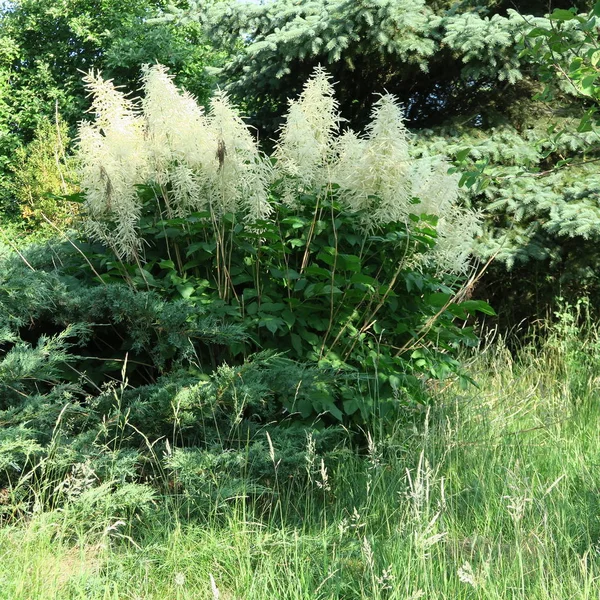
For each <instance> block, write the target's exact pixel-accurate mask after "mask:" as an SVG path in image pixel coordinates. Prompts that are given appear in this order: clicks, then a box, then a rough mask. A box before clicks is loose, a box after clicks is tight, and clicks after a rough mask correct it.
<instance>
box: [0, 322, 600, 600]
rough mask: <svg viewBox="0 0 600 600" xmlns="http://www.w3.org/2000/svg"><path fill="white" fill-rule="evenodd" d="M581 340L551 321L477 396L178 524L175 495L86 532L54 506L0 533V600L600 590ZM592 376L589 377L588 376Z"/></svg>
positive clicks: (589, 350) (503, 360) (493, 369)
mask: <svg viewBox="0 0 600 600" xmlns="http://www.w3.org/2000/svg"><path fill="white" fill-rule="evenodd" d="M598 348H599V345H598V344H597V339H596V337H595V335H587V336H586V337H585V340H584V341H582V339H581V337H580V336H579V335H578V334H577V326H576V324H575V320H569V319H566V320H562V321H559V323H558V325H557V327H556V328H555V330H554V334H553V335H551V336H550V338H549V340H548V341H547V342H545V343H544V344H543V347H542V348H541V350H540V348H539V345H538V346H537V349H534V346H532V347H528V348H523V349H521V351H520V352H519V353H518V359H515V358H513V355H512V354H511V353H510V352H509V351H508V350H507V349H506V348H505V346H504V345H503V344H502V343H495V344H494V345H491V346H489V347H488V348H487V349H485V350H481V351H479V352H478V353H477V356H476V357H474V358H472V359H471V361H470V366H469V368H470V371H471V375H472V376H473V377H474V379H475V380H476V381H477V382H478V386H479V387H478V388H475V387H473V388H470V389H468V390H466V391H464V390H460V389H458V387H449V388H447V389H444V390H441V391H438V392H436V394H437V397H436V400H435V404H434V405H432V407H431V408H429V409H427V408H425V407H423V409H422V413H421V414H420V415H415V418H414V419H411V420H410V422H409V423H403V424H398V425H396V426H395V427H393V428H392V430H391V433H388V434H387V435H385V436H383V435H376V434H375V433H374V434H373V435H372V436H371V434H368V435H367V436H366V440H367V441H366V443H365V450H364V451H363V452H362V453H357V452H354V451H350V450H348V449H346V450H345V451H344V452H342V453H341V457H342V458H341V459H340V460H338V461H337V462H336V463H335V464H334V465H331V464H330V465H329V468H327V467H325V466H323V468H321V462H320V460H321V459H320V457H319V456H317V455H315V454H314V453H312V451H311V449H310V448H308V449H307V465H308V463H311V464H312V465H313V467H314V468H313V469H309V470H310V472H311V474H312V475H311V476H310V477H309V478H308V480H306V481H305V483H303V484H302V485H301V486H299V485H295V484H293V483H290V482H288V481H287V480H278V478H277V456H276V452H273V456H272V458H273V484H272V487H273V493H272V494H271V496H270V497H269V501H265V499H264V496H263V497H262V498H261V499H257V500H250V499H248V497H246V498H245V497H244V494H237V495H235V496H234V497H231V498H228V499H226V500H220V501H219V502H218V503H215V505H214V506H213V507H212V508H211V509H210V510H207V511H206V512H205V514H202V515H199V516H194V517H193V518H191V517H190V518H183V517H182V516H181V515H182V511H181V510H179V509H178V507H177V502H178V500H177V498H176V497H169V498H167V497H165V498H163V499H161V500H160V501H158V502H157V503H156V506H155V509H154V510H153V511H151V512H150V513H145V516H144V517H142V518H133V519H131V521H130V522H122V521H116V522H115V521H114V520H113V521H112V522H111V521H110V520H108V521H107V522H108V523H110V525H109V526H104V525H103V526H102V527H92V526H91V524H90V523H87V522H78V521H77V520H76V519H73V517H72V515H71V516H69V515H68V511H62V512H61V511H54V512H39V513H37V514H34V515H33V516H28V517H27V518H25V517H24V518H22V519H21V520H20V521H17V522H16V523H12V524H7V525H5V526H4V527H2V528H1V529H0V597H1V598H3V599H4V598H5V599H7V600H9V599H15V600H17V599H32V600H44V599H50V598H57V599H62V598H64V599H71V598H73V599H75V598H98V599H100V598H102V599H132V600H133V599H146V600H150V599H156V600H158V599H160V600H163V599H167V598H168V599H171V598H173V599H190V600H191V599H204V598H206V599H213V600H214V599H215V598H220V599H221V600H233V599H239V600H242V599H244V600H245V599H256V600H264V599H267V598H281V599H288V598H289V599H309V598H310V599H319V598H321V599H323V600H325V599H348V600H351V599H358V598H365V599H366V598H369V599H403V600H405V599H409V598H410V599H417V598H424V599H437V598H440V599H441V598H444V599H453V600H454V599H461V598H464V599H467V598H490V599H503V600H504V599H509V598H515V599H516V598H519V599H528V600H531V599H566V598H571V599H587V598H598V597H599V596H600V579H599V578H600V544H599V542H600V470H599V469H598V463H599V462H600V433H599V432H600V410H599V407H598V403H597V394H596V392H595V388H596V387H597V374H596V368H597V366H598V365H600V359H599V358H598V356H599V355H600V351H598ZM598 372H600V371H598Z"/></svg>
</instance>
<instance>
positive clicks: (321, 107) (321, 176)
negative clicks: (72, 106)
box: [79, 65, 479, 272]
mask: <svg viewBox="0 0 600 600" xmlns="http://www.w3.org/2000/svg"><path fill="white" fill-rule="evenodd" d="M86 83H87V86H88V89H89V90H90V93H91V95H92V96H93V103H92V110H91V112H93V113H94V115H95V121H94V122H92V123H83V124H82V125H81V127H80V134H79V162H80V170H81V183H82V187H83V189H84V191H85V194H86V205H85V208H86V212H87V229H88V231H89V233H90V234H91V235H92V236H93V237H94V238H95V239H99V240H101V241H103V242H105V243H107V244H108V245H110V246H111V247H112V248H114V250H115V252H116V253H117V254H118V255H119V256H120V257H127V258H131V257H134V256H137V254H138V251H139V249H140V240H139V239H138V234H137V230H138V223H139V219H140V216H141V203H140V199H139V196H138V193H137V189H136V185H138V184H150V185H153V186H155V187H156V189H157V193H158V194H159V195H160V197H161V198H162V200H163V210H165V212H166V215H167V216H169V217H171V216H186V215H188V214H190V213H192V212H195V211H204V210H210V211H211V212H212V214H213V215H214V217H215V219H217V220H218V219H219V218H220V217H221V216H222V215H223V214H225V213H235V214H237V215H239V216H240V217H241V218H243V219H244V220H245V221H247V222H249V223H255V222H257V221H260V220H264V219H268V218H269V217H270V215H271V214H272V212H273V207H272V205H271V203H270V202H269V190H270V186H271V185H272V183H273V182H274V181H275V180H277V181H278V183H279V186H280V189H279V191H282V192H283V200H284V202H286V203H288V204H290V205H294V204H296V203H297V202H298V201H299V200H298V199H299V198H300V197H301V195H302V194H303V193H313V194H316V195H317V196H319V195H322V194H326V193H335V194H337V196H338V199H339V200H340V202H341V204H342V206H344V207H345V209H347V210H349V211H351V212H354V213H357V214H360V215H361V217H362V218H363V219H364V223H365V226H366V228H367V229H369V230H373V229H375V228H377V227H379V226H381V225H384V224H386V223H391V222H402V223H406V224H407V225H410V219H409V216H410V215H411V214H415V215H421V214H433V215H436V216H437V217H438V225H437V228H436V229H437V234H438V243H437V246H436V247H435V249H434V250H433V251H432V252H431V253H429V254H428V256H427V257H425V262H428V264H430V265H431V264H433V265H434V266H435V267H436V268H439V269H440V270H445V271H452V272H462V271H464V270H465V268H466V265H467V264H468V256H469V253H470V250H471V242H472V239H473V236H474V235H476V233H477V231H478V228H479V220H478V217H477V216H476V215H475V214H474V213H473V212H472V211H470V210H468V209H466V208H460V206H459V194H458V184H457V178H456V176H454V175H449V174H448V165H447V163H446V162H444V160H442V159H429V158H427V159H419V160H415V159H412V158H411V156H410V154H409V146H410V144H409V142H410V139H409V134H408V131H407V129H406V127H405V125H404V120H403V115H402V109H401V107H400V105H399V103H398V101H397V100H396V98H395V97H394V96H392V95H390V94H386V95H383V96H381V97H380V98H379V100H378V101H377V102H376V103H375V105H374V107H373V111H372V114H371V123H370V124H369V126H368V127H367V130H366V132H365V133H364V134H363V135H358V134H356V133H354V132H352V131H350V130H348V131H345V132H344V133H343V134H342V135H340V134H339V127H340V123H341V121H342V119H341V117H340V114H339V111H338V105H337V102H336V100H335V97H334V90H333V85H332V83H331V81H330V78H329V76H328V75H327V74H326V72H325V71H324V70H323V69H321V68H317V69H316V70H315V72H314V74H313V76H312V78H311V79H310V80H309V81H308V82H307V84H306V85H305V87H304V90H303V92H302V94H301V95H300V97H299V98H298V99H297V100H293V101H290V106H289V110H288V114H287V117H286V121H285V124H284V125H283V127H282V129H281V131H280V136H279V140H278V141H277V142H276V145H275V151H274V158H275V159H276V160H275V167H274V168H273V166H272V165H271V162H270V161H269V160H268V159H267V157H265V156H264V155H263V154H262V153H261V152H260V150H259V147H258V142H257V139H256V136H255V135H254V134H253V133H252V132H251V130H250V129H249V128H248V126H247V125H246V124H245V123H244V121H243V120H242V118H241V117H240V116H239V114H238V113H237V111H236V110H235V108H234V107H233V106H232V104H231V102H230V100H229V98H228V97H227V95H226V94H225V93H224V92H217V93H216V94H215V95H214V97H213V100H212V103H211V106H210V110H209V112H208V114H205V113H204V111H203V110H202V109H201V108H200V107H199V106H198V104H197V102H196V100H195V99H194V97H193V96H191V95H190V94H188V93H186V92H182V91H180V90H179V89H178V88H177V87H176V86H175V84H174V82H173V78H172V77H171V76H170V75H169V73H168V70H167V69H166V68H165V67H163V66H161V65H154V66H151V67H144V69H143V94H142V96H143V100H141V101H140V102H139V103H138V104H136V103H134V102H133V101H131V100H130V99H129V98H127V97H125V96H124V95H123V94H122V93H120V92H119V91H118V90H117V89H116V88H115V87H114V85H113V84H112V82H110V81H105V80H103V79H102V78H101V77H100V76H99V75H97V74H90V75H89V76H88V77H87V78H86Z"/></svg>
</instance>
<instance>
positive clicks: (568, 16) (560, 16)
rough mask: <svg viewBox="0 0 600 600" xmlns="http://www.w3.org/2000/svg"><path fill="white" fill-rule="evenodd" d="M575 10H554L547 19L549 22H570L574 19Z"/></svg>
mask: <svg viewBox="0 0 600 600" xmlns="http://www.w3.org/2000/svg"><path fill="white" fill-rule="evenodd" d="M576 11H577V9H575V8H570V9H569V10H565V9H562V8H556V9H555V10H554V11H553V12H552V13H551V14H550V16H549V17H548V18H549V19H550V20H551V21H571V20H573V19H574V18H575V13H576Z"/></svg>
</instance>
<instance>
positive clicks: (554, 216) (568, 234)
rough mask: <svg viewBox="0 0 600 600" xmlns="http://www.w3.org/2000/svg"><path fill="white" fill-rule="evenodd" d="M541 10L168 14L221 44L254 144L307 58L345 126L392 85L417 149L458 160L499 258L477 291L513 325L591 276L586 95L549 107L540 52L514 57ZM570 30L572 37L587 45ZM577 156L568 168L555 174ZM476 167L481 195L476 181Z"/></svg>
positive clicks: (381, 5) (305, 8)
mask: <svg viewBox="0 0 600 600" xmlns="http://www.w3.org/2000/svg"><path fill="white" fill-rule="evenodd" d="M570 6H571V2H565V3H562V4H561V3H554V4H553V5H552V7H558V8H560V9H562V10H565V9H566V8H569V7H570ZM579 8H580V9H584V8H585V3H581V5H580V7H579ZM517 11H520V12H517ZM547 11H548V5H547V4H546V3H542V2H517V3H512V2H510V3H509V2H490V1H489V0H473V1H470V2H444V1H438V2H432V1H426V0H420V1H417V2H413V1H411V2H408V1H407V0H385V1H377V2H375V1H374V0H360V1H355V0H353V1H349V0H315V1H312V2H295V1H292V0H275V1H273V2H269V3H267V4H264V5H256V4H254V3H251V4H250V3H240V2H227V3H220V4H216V5H213V6H212V7H211V8H209V9H206V10H205V11H204V12H201V11H199V10H198V7H194V6H192V7H191V9H190V10H188V11H183V10H179V11H177V10H175V11H172V16H173V18H177V19H178V20H179V22H182V23H189V22H190V21H193V20H196V21H197V22H201V23H203V25H204V27H205V28H206V29H207V30H208V31H209V33H210V35H211V37H212V39H214V40H217V39H218V40H225V42H227V43H229V45H230V47H231V48H232V57H231V58H230V60H228V61H227V63H226V64H225V66H224V68H223V69H222V70H221V71H220V76H221V78H222V80H223V82H225V84H226V85H227V87H228V89H229V90H230V91H231V92H232V93H233V94H234V95H235V96H236V97H237V98H238V100H239V101H243V102H244V103H245V106H246V108H247V112H248V114H250V115H251V117H252V119H253V122H254V123H255V124H256V125H257V126H258V127H259V128H260V129H261V130H262V132H263V134H262V135H263V138H267V139H268V138H269V137H271V136H272V134H273V132H274V131H275V130H276V129H277V127H278V126H279V123H280V118H279V117H280V114H281V113H282V111H283V110H284V109H285V106H286V104H285V97H287V96H288V95H290V94H293V93H294V92H295V91H296V90H297V89H298V88H299V86H300V85H301V82H302V81H303V80H304V78H305V77H306V74H307V73H308V72H310V70H311V69H312V68H314V66H315V65H316V64H323V65H325V66H326V67H327V68H328V69H329V70H330V71H331V72H332V74H333V76H334V78H335V80H336V81H338V82H339V89H340V94H339V96H340V99H341V109H342V114H343V116H344V117H346V118H348V119H351V120H353V121H354V122H361V120H363V119H364V118H365V115H366V111H367V107H368V105H369V102H370V101H371V98H372V90H378V91H380V92H383V91H384V90H387V91H389V92H393V93H395V94H396V95H397V96H398V97H399V98H400V100H401V101H402V102H403V104H404V107H405V111H406V116H407V122H408V125H409V127H411V129H412V131H413V133H415V134H416V136H417V138H418V143H417V147H418V150H417V152H420V153H423V154H425V153H429V154H445V155H449V156H452V157H454V158H458V159H461V160H462V162H463V168H466V170H467V171H468V172H470V173H471V175H470V176H467V181H468V183H469V184H471V188H470V192H469V195H470V199H471V202H473V203H474V204H476V205H478V206H479V207H481V208H482V209H484V210H485V212H486V232H485V234H484V235H483V236H482V238H481V239H480V244H479V256H480V258H481V259H482V260H487V259H489V258H491V257H494V258H495V259H496V261H495V266H493V267H492V268H491V269H490V270H489V274H488V276H487V278H486V279H484V281H483V284H482V285H483V286H484V288H485V289H486V290H487V291H486V293H487V294H489V297H490V298H491V299H492V302H494V303H496V305H498V306H500V305H501V304H502V303H503V302H504V300H508V303H507V304H506V309H507V310H505V311H502V310H501V311H500V312H501V313H504V315H505V316H506V317H507V318H509V319H510V320H514V321H519V320H520V319H521V318H522V317H524V316H530V315H532V314H537V313H539V312H540V311H543V310H544V306H546V305H547V304H548V303H551V302H552V301H553V298H554V296H555V294H556V293H557V291H560V292H561V293H564V294H567V293H570V292H572V293H573V294H580V293H582V292H586V291H587V292H589V291H590V290H591V289H593V288H595V286H596V285H597V283H598V281H597V277H596V273H595V268H594V267H595V264H596V262H597V258H598V257H597V254H596V246H597V241H598V233H599V231H600V218H599V217H600V215H599V214H598V212H597V210H598V209H597V202H596V198H597V193H598V189H600V179H599V178H598V176H597V175H596V168H595V163H594V162H589V161H590V160H592V161H593V160H595V158H596V154H595V145H594V144H593V143H592V142H593V141H594V140H595V139H596V137H597V133H596V132H595V130H594V128H592V129H591V130H588V131H580V130H578V123H579V118H578V117H579V116H580V114H581V113H582V110H583V109H584V106H585V101H582V100H581V98H579V97H577V96H576V95H574V94H572V93H571V92H570V91H569V90H568V89H566V88H563V89H561V90H558V91H557V93H556V94H555V95H554V97H553V100H552V103H551V104H549V103H548V102H544V101H542V100H543V99H540V96H539V93H540V92H541V91H542V90H543V88H544V83H543V82H542V81H540V77H539V72H538V69H539V65H538V60H537V58H536V57H532V56H531V55H530V54H525V55H524V54H523V48H524V46H523V39H524V37H525V35H526V34H527V33H528V32H529V31H531V30H532V29H533V28H536V27H537V28H544V27H549V24H550V21H549V20H548V19H546V18H544V17H543V14H544V13H545V12H547ZM571 29H572V35H573V37H572V40H573V43H581V42H583V38H582V36H581V34H580V32H578V31H577V28H575V27H571ZM240 40H242V41H243V42H244V44H243V45H242V46H241V47H239V48H238V49H237V51H236V50H234V49H233V46H234V45H235V44H239V43H240ZM559 134H560V135H559ZM574 157H579V158H578V160H577V161H574V162H576V163H577V164H576V165H573V166H572V167H571V168H570V169H568V170H561V169H560V168H558V169H556V168H555V167H557V166H558V167H560V166H561V165H563V164H564V161H565V160H569V159H572V158H574ZM484 167H485V169H486V173H487V177H486V179H485V185H486V186H487V187H486V188H485V189H481V188H482V187H485V186H482V185H478V186H473V185H472V184H473V182H474V181H475V175H476V174H477V173H478V172H480V171H482V170H483V168H484ZM532 281H535V283H536V284H535V285H531V282H532ZM496 290H501V293H500V294H497V293H496ZM501 308H503V307H501Z"/></svg>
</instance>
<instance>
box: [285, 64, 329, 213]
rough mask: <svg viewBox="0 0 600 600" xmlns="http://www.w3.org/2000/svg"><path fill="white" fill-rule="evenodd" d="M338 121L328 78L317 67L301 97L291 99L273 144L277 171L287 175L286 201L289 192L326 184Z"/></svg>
mask: <svg viewBox="0 0 600 600" xmlns="http://www.w3.org/2000/svg"><path fill="white" fill-rule="evenodd" d="M340 121H341V118H340V115H339V112H338V102H337V100H336V99H335V96H334V89H333V84H332V83H331V78H330V76H329V75H328V74H327V73H326V71H325V70H324V69H322V68H321V67H317V68H316V69H315V71H314V73H313V75H312V77H311V78H310V79H309V80H308V81H307V83H306V84H305V86H304V90H303V92H302V94H301V95H300V97H299V98H298V99H297V100H290V102H289V109H288V112H287V115H286V120H285V123H284V125H283V127H282V128H281V130H280V133H279V140H278V141H277V144H276V147H275V153H274V156H275V158H276V159H277V172H278V174H279V175H280V176H281V177H283V178H287V181H286V185H287V187H288V190H287V192H288V200H290V201H291V199H290V198H289V196H290V191H291V192H292V193H293V192H295V191H300V192H301V191H303V190H308V189H313V188H317V189H319V188H321V187H323V186H326V185H327V184H328V183H329V181H330V177H329V171H330V165H331V162H332V159H333V158H334V153H335V136H336V134H337V132H338V129H339V124H340ZM289 178H291V180H292V181H290V179H289ZM294 188H295V189H294Z"/></svg>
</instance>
